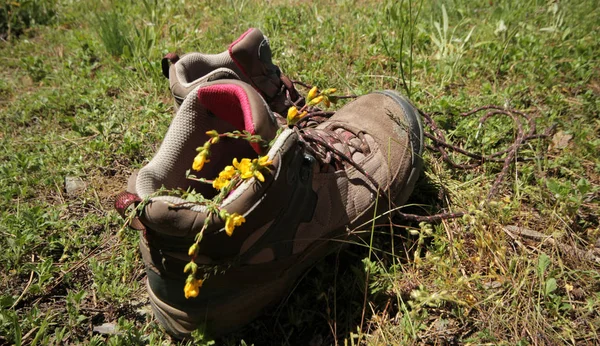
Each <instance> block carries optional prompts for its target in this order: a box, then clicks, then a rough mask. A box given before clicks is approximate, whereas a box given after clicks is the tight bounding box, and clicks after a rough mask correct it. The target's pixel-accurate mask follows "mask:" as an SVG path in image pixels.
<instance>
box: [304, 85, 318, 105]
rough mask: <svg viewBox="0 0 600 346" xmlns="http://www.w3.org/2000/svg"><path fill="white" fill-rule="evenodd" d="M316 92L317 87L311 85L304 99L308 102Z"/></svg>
mask: <svg viewBox="0 0 600 346" xmlns="http://www.w3.org/2000/svg"><path fill="white" fill-rule="evenodd" d="M317 92H318V89H317V87H316V86H314V87H312V88H311V89H310V91H309V92H308V95H307V96H306V101H307V102H310V101H311V100H312V99H314V98H315V97H316V96H317Z"/></svg>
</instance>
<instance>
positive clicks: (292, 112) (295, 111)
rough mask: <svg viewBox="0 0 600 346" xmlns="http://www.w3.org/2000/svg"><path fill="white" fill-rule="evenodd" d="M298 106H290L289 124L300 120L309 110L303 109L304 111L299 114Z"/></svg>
mask: <svg viewBox="0 0 600 346" xmlns="http://www.w3.org/2000/svg"><path fill="white" fill-rule="evenodd" d="M298 113H299V111H298V108H296V107H295V106H292V107H290V109H288V115H287V123H288V124H289V125H294V124H295V123H297V122H298V120H300V119H302V118H303V117H304V116H305V115H306V114H308V112H307V111H303V112H302V113H300V114H298Z"/></svg>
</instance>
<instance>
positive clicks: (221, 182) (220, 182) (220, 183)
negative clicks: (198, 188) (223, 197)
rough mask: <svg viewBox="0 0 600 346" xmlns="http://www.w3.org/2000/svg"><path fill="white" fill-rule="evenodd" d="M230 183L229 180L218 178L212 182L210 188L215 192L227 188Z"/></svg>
mask: <svg viewBox="0 0 600 346" xmlns="http://www.w3.org/2000/svg"><path fill="white" fill-rule="evenodd" d="M230 182H231V180H228V179H223V178H221V177H219V178H217V179H215V180H213V183H212V186H213V187H214V188H215V189H217V190H222V189H223V188H225V187H227V185H229V183H230Z"/></svg>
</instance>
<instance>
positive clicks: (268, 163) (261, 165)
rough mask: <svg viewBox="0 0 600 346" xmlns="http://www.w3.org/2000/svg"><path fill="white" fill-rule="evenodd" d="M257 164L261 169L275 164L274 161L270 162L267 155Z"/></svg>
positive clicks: (260, 158)
mask: <svg viewBox="0 0 600 346" xmlns="http://www.w3.org/2000/svg"><path fill="white" fill-rule="evenodd" d="M257 162H258V165H259V166H260V167H266V166H269V165H272V164H273V161H272V160H269V157H268V156H267V155H265V156H261V157H259V158H258V160H257Z"/></svg>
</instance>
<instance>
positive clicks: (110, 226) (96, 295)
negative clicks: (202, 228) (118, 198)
mask: <svg viewBox="0 0 600 346" xmlns="http://www.w3.org/2000/svg"><path fill="white" fill-rule="evenodd" d="M15 3H19V2H12V3H11V5H3V6H5V7H3V8H2V10H3V11H5V12H4V14H2V15H0V18H4V17H2V16H6V17H7V18H9V17H10V18H12V19H11V20H12V21H11V22H10V23H11V24H10V25H12V29H11V30H10V31H9V30H8V28H7V27H5V26H2V25H0V30H1V31H2V33H0V34H1V36H0V37H2V38H4V40H3V41H2V42H0V52H1V53H0V62H1V63H2V66H3V67H4V68H3V69H2V70H1V71H0V114H1V118H2V123H0V128H1V132H0V148H1V150H0V156H1V159H0V172H1V174H0V194H1V197H0V234H1V237H0V248H2V249H4V251H3V252H2V253H1V254H0V268H2V269H3V270H2V271H0V344H16V345H40V344H42V345H43V344H63V343H71V344H103V343H108V344H113V345H129V344H139V343H147V344H162V343H168V342H170V341H169V339H168V338H167V337H166V336H165V335H164V334H163V333H162V332H161V331H160V329H159V328H158V326H157V325H156V323H155V322H153V321H152V317H151V315H150V314H149V313H148V310H147V308H146V304H147V299H146V297H145V290H144V286H143V279H144V273H143V264H142V261H141V259H140V257H139V255H138V252H137V247H136V241H137V235H136V234H135V233H134V232H124V233H123V236H121V237H119V236H117V231H118V230H119V228H120V226H121V224H122V220H121V219H120V218H119V217H118V215H117V214H116V212H115V211H114V210H113V209H112V201H113V198H114V196H115V194H116V193H117V192H119V191H120V190H122V189H123V188H124V187H125V185H126V182H127V178H128V176H129V175H130V174H131V172H132V171H133V170H135V169H137V168H139V167H141V166H143V165H144V164H145V163H146V162H148V159H149V158H150V157H151V156H152V155H153V153H154V152H155V151H156V149H157V147H158V145H159V144H160V141H161V139H162V136H163V135H164V133H165V131H166V129H167V127H168V125H169V122H170V119H171V118H172V113H173V107H172V102H171V100H170V98H169V93H168V83H167V81H166V80H164V79H162V77H161V74H160V58H161V57H162V56H163V55H164V53H166V52H169V51H177V52H180V53H181V52H186V51H197V50H200V51H204V52H211V53H216V52H220V51H222V50H223V49H224V48H225V47H226V46H227V45H228V43H229V42H231V41H232V40H233V39H235V38H236V37H237V36H238V35H239V34H241V33H243V32H244V31H245V30H246V28H248V27H252V26H254V27H259V28H261V29H262V30H263V31H264V32H265V33H266V34H267V35H268V36H269V38H270V40H271V46H272V48H273V50H274V52H273V55H274V58H275V60H276V62H277V63H278V64H279V65H280V66H281V67H282V69H283V70H284V71H285V72H286V73H287V74H288V75H290V76H291V77H292V78H295V79H299V80H302V81H306V82H310V83H313V84H316V85H319V86H323V87H337V88H338V89H340V90H342V91H343V92H344V93H357V94H364V93H368V92H370V91H372V90H377V89H385V88H390V89H397V90H399V91H403V92H405V93H409V94H410V95H411V99H412V100H413V101H414V103H415V104H416V105H418V106H419V107H420V108H421V109H424V110H426V111H428V112H439V113H437V114H438V115H436V116H435V120H436V122H438V123H439V124H440V126H441V127H442V128H443V129H444V131H445V132H446V133H447V137H448V138H449V139H450V140H451V141H452V142H453V143H456V144H459V145H461V146H462V147H464V148H466V149H468V150H472V151H476V152H479V153H490V152H493V151H497V150H499V149H501V148H503V146H505V145H506V144H507V143H509V142H510V141H512V140H513V135H514V126H513V124H512V122H511V121H510V119H503V118H497V119H492V120H491V121H490V122H489V123H486V125H485V126H482V127H480V126H479V122H478V119H477V118H475V117H461V116H459V115H458V114H459V112H460V111H465V110H468V109H471V108H473V107H476V106H480V105H484V104H489V103H494V104H500V105H506V106H510V107H513V108H517V109H521V110H523V111H526V112H528V113H530V114H534V115H536V116H537V120H536V123H537V126H538V128H540V129H543V128H547V127H550V126H556V132H555V133H556V134H555V135H554V136H553V137H552V138H550V139H548V140H539V141H532V142H531V143H530V144H528V145H527V146H525V147H523V148H522V149H521V150H520V151H519V157H533V158H534V160H531V161H522V162H521V161H519V162H517V163H515V164H514V165H513V166H512V168H511V170H510V172H509V173H510V174H509V176H508V177H507V179H506V180H505V182H504V184H503V185H502V186H501V189H500V191H499V193H498V194H497V195H496V196H495V198H494V199H493V200H492V201H491V202H490V203H481V201H482V200H483V199H484V198H485V196H486V194H487V192H488V190H489V188H490V186H491V184H492V182H493V181H494V179H495V177H496V176H497V174H498V173H499V169H500V166H499V165H498V164H495V163H487V164H485V165H483V166H482V167H479V168H477V169H474V170H467V171H464V170H456V169H452V168H451V167H449V166H448V165H447V164H445V163H443V162H442V160H441V159H440V158H439V157H438V156H437V155H435V154H434V153H432V152H427V153H426V154H425V161H426V167H425V172H424V174H423V176H424V178H423V179H422V180H421V181H420V182H419V184H418V186H417V190H416V191H415V193H414V196H413V198H412V199H411V203H412V204H413V206H412V207H411V210H414V211H417V212H420V213H424V212H436V211H438V210H439V209H441V208H448V209H450V210H453V211H461V210H466V211H472V214H471V215H469V216H466V217H463V218H460V219H454V220H447V221H443V222H441V223H437V224H427V223H423V224H409V225H408V227H407V231H402V230H398V229H394V230H393V231H394V232H392V233H390V229H388V228H382V229H377V230H378V231H377V232H376V234H374V237H373V242H372V244H371V246H370V247H369V246H360V245H359V244H357V245H354V246H350V247H349V248H347V249H346V250H344V251H342V252H339V253H337V254H335V255H332V256H330V257H328V258H326V259H325V260H324V261H323V262H321V263H319V264H318V265H317V266H316V267H315V268H313V269H312V270H311V271H310V272H309V273H308V274H307V275H306V276H305V277H304V279H303V280H302V281H301V282H300V283H299V284H298V285H297V287H296V288H295V290H294V292H293V294H290V296H289V297H287V299H286V303H285V304H281V305H279V306H276V307H274V308H272V309H271V310H269V311H268V312H267V313H266V315H265V316H264V317H261V318H260V319H258V320H257V321H255V322H253V323H252V324H251V325H250V326H248V327H247V328H245V329H244V330H243V331H240V332H239V333H236V334H234V335H230V336H228V337H226V338H225V339H224V340H219V344H228V345H243V344H248V345H250V344H255V345H264V344H272V345H281V344H288V345H295V344H312V345H330V344H336V343H337V344H339V345H360V344H369V345H396V344H507V345H513V344H519V345H530V344H531V345H544V344H547V345H552V344H572V345H575V344H577V345H580V344H594V343H596V342H597V340H598V339H599V336H598V334H597V333H598V330H600V315H599V314H598V311H600V272H599V271H598V269H599V263H597V262H594V261H589V260H586V259H585V258H582V257H581V256H578V255H576V254H575V253H573V252H572V251H568V250H565V247H564V245H567V246H570V247H576V248H578V249H581V250H586V251H592V250H593V249H594V248H595V244H598V241H599V239H600V228H599V227H600V226H599V222H598V215H599V213H600V207H599V206H600V203H599V199H600V159H598V154H597V153H598V152H599V151H600V139H599V138H600V101H599V100H600V98H599V95H600V69H599V68H598V66H600V61H599V60H598V56H599V53H600V39H599V37H600V35H599V31H600V21H599V19H598V18H600V13H599V10H598V9H597V6H596V4H595V2H594V1H591V0H578V1H570V2H568V3H565V2H546V1H503V2H498V3H496V2H494V3H493V4H492V3H490V2H489V1H483V0H476V1H457V0H448V1H440V2H437V1H428V0H423V1H418V0H413V1H388V2H379V1H350V0H338V1H317V2H313V3H310V4H309V3H304V2H295V1H272V2H270V3H269V4H268V5H266V4H264V3H263V2H261V1H243V2H236V1H229V2H221V1H205V2H199V3H193V4H192V3H190V2H184V1H179V2H172V3H168V4H166V3H165V4H163V2H159V1H154V2H152V1H150V0H148V1H145V2H132V3H118V4H117V2H114V3H112V2H110V1H104V2H91V1H87V0H85V1H81V2H75V3H72V2H68V1H45V2H44V1H35V2H33V3H39V4H38V6H32V5H31V4H29V3H27V4H25V2H23V1H22V2H20V3H23V6H20V7H19V11H18V12H16V11H15V10H14V8H15V5H14V4H15ZM8 6H12V7H8ZM7 9H11V11H12V12H11V13H10V14H9V15H8V16H7V14H8V10H7ZM27 11H30V12H27ZM115 14H118V15H115ZM123 14H126V15H123ZM27 18H37V19H35V20H33V21H31V20H27ZM90 18H91V19H90ZM94 18H95V19H96V20H93V19H94ZM88 19H89V20H88ZM17 29H18V30H17ZM111 29H113V31H111ZM114 29H119V30H114ZM119 47H120V48H119ZM65 177H81V178H83V180H84V182H85V183H86V184H87V186H86V188H85V190H83V191H82V192H80V193H77V194H67V193H66V192H65V190H64V180H65ZM510 225H516V226H518V227H521V228H527V229H530V230H534V231H537V232H539V233H541V234H543V235H544V236H545V237H552V241H549V240H548V239H534V238H527V237H521V236H518V235H515V234H514V233H510V232H507V231H505V229H506V226H510ZM392 240H393V242H392ZM596 249H598V248H597V247H596ZM103 323H114V324H115V325H117V326H118V329H117V333H116V334H111V335H105V334H97V333H94V332H93V327H94V326H99V325H102V324H103Z"/></svg>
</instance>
